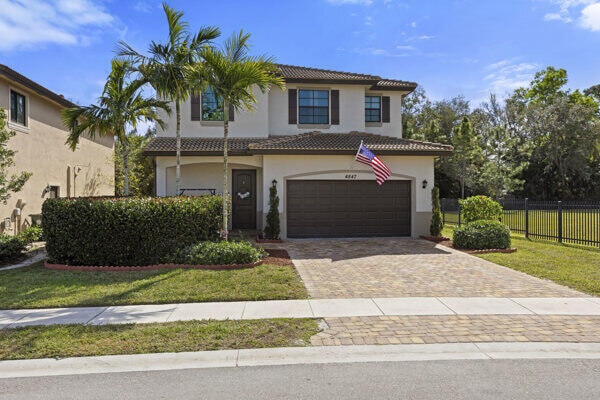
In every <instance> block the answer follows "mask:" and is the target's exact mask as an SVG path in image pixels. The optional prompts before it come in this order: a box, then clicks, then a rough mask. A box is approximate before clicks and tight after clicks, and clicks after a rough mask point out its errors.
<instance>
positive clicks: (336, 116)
mask: <svg viewBox="0 0 600 400" xmlns="http://www.w3.org/2000/svg"><path fill="white" fill-rule="evenodd" d="M339 124H340V91H339V90H332V91H331V125H339Z"/></svg>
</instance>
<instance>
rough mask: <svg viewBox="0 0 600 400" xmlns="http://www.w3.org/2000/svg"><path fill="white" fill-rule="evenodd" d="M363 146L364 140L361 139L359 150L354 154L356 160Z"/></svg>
mask: <svg viewBox="0 0 600 400" xmlns="http://www.w3.org/2000/svg"><path fill="white" fill-rule="evenodd" d="M362 146H363V141H362V140H361V141H360V146H358V150H356V154H355V155H354V159H355V160H356V158H357V157H358V153H360V149H362Z"/></svg>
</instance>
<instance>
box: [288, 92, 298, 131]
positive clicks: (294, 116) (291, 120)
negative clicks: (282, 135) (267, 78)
mask: <svg viewBox="0 0 600 400" xmlns="http://www.w3.org/2000/svg"><path fill="white" fill-rule="evenodd" d="M297 123H298V91H297V90H296V89H288V124H290V125H295V124H297Z"/></svg>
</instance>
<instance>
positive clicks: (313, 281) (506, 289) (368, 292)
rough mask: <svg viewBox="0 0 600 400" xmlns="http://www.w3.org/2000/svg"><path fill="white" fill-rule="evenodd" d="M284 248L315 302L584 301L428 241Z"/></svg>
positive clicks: (295, 243) (303, 243)
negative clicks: (374, 299) (403, 299)
mask: <svg viewBox="0 0 600 400" xmlns="http://www.w3.org/2000/svg"><path fill="white" fill-rule="evenodd" d="M284 247H285V248H286V249H287V250H288V252H289V254H290V256H291V258H292V259H293V261H294V265H295V266H296V268H297V269H298V272H299V273H300V276H301V277H302V280H303V281H304V284H305V285H306V287H307V289H308V292H309V294H310V295H311V296H312V297H313V298H350V297H416V296H418V297H438V296H439V297H583V296H585V295H584V294H582V293H580V292H577V291H575V290H572V289H569V288H566V287H564V286H560V285H557V284H555V283H553V282H550V281H545V280H542V279H538V278H534V277H532V276H529V275H526V274H524V273H521V272H518V271H515V270H512V269H509V268H506V267H502V266H499V265H497V264H494V263H491V262H489V261H485V260H483V259H480V258H477V257H474V256H471V255H468V254H465V253H462V252H459V251H456V250H453V249H449V248H447V247H444V246H441V245H435V244H434V243H431V242H427V241H424V240H412V239H407V238H366V239H296V240H289V241H287V242H285V244H284Z"/></svg>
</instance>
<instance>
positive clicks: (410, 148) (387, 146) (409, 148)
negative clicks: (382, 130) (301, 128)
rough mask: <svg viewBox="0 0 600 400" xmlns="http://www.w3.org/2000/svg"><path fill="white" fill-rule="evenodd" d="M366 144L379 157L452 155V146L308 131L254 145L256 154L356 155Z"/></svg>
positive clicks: (359, 133) (251, 148) (387, 137)
mask: <svg viewBox="0 0 600 400" xmlns="http://www.w3.org/2000/svg"><path fill="white" fill-rule="evenodd" d="M361 141H362V142H363V143H364V144H365V145H366V146H367V147H368V148H369V149H371V150H374V151H377V152H378V153H379V154H386V153H389V154H435V155H438V154H440V155H441V154H450V153H451V152H452V146H448V145H443V144H439V143H429V142H421V141H418V140H409V139H401V138H395V137H391V136H383V135H377V134H373V133H366V132H350V133H327V132H319V131H315V132H309V133H302V134H299V135H290V136H282V137H277V136H275V137H273V136H272V137H271V138H270V139H269V140H266V141H261V142H259V143H251V144H250V151H251V152H252V153H253V154H293V153H302V154H307V153H310V154H319V153H327V154H336V153H338V154H354V153H356V151H357V150H358V147H359V146H360V142H361Z"/></svg>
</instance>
